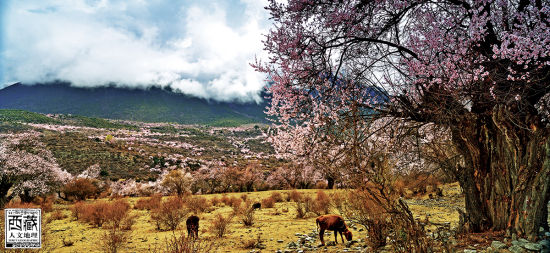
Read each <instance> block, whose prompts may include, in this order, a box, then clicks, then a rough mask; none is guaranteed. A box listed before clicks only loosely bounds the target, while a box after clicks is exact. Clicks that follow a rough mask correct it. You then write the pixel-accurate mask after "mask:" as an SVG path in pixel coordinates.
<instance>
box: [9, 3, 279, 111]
mask: <svg viewBox="0 0 550 253" xmlns="http://www.w3.org/2000/svg"><path fill="white" fill-rule="evenodd" d="M177 3H179V5H178V4H177ZM265 4H266V3H265V2H264V1H257V0H241V1H232V2H227V1H184V2H180V1H170V0H150V1H144V0H142V1H115V0H78V1H69V0H67V1H57V0H35V1H15V0H12V1H9V2H8V3H7V4H5V6H3V7H4V8H5V10H4V17H3V22H2V23H1V25H2V30H1V31H2V37H3V41H2V43H1V44H0V46H1V47H2V48H1V56H2V58H1V59H2V60H1V62H0V68H2V70H1V71H2V79H3V80H2V81H3V82H2V83H4V84H6V83H8V82H12V81H20V82H23V83H44V82H52V81H55V80H64V81H70V82H71V83H72V84H73V85H74V86H80V87H95V86H103V85H110V84H111V85H112V84H115V85H120V86H127V87H139V88H147V87H150V86H162V87H166V86H169V87H172V88H173V89H174V90H177V91H179V92H183V93H186V94H190V95H194V96H197V97H201V98H206V99H214V100H218V101H235V100H236V101H242V102H250V101H256V102H258V101H260V100H261V98H260V96H259V92H260V91H261V89H262V87H263V86H264V79H265V77H264V76H263V75H262V74H260V73H257V72H255V71H254V70H253V69H252V68H251V67H250V66H249V64H250V62H252V61H253V59H254V57H255V56H256V55H257V56H261V55H262V54H263V53H262V47H263V46H262V43H261V40H262V39H263V35H262V34H266V33H267V27H268V25H269V22H268V19H267V18H268V13H267V12H266V11H265V10H264V9H263V6H264V5H265ZM0 88H1V85H0Z"/></svg>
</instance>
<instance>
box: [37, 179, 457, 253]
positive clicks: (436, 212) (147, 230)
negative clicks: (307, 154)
mask: <svg viewBox="0 0 550 253" xmlns="http://www.w3.org/2000/svg"><path fill="white" fill-rule="evenodd" d="M317 191H318V190H314V189H312V190H300V192H302V193H305V194H310V195H311V196H314V195H315V194H316V192H317ZM324 191H325V192H326V193H328V194H330V193H333V192H335V191H344V190H324ZM273 192H274V191H263V192H249V193H228V194H227V195H228V197H231V196H236V197H240V196H241V195H242V194H246V195H248V198H249V199H252V200H257V201H259V200H261V199H264V198H267V197H268V196H270V195H271V194H272V193H273ZM277 192H280V193H282V195H283V196H285V194H286V192H288V191H277ZM203 196H205V197H206V198H209V199H211V198H213V197H218V198H219V197H221V196H222V194H212V195H203ZM137 199H138V198H129V199H128V200H129V202H130V203H131V204H132V205H133V204H134V203H135V202H136V201H137ZM407 202H408V203H409V204H410V208H411V210H412V211H413V213H414V215H415V216H416V217H418V218H420V219H425V217H426V216H428V218H429V220H430V221H432V222H436V223H445V222H449V223H450V225H451V226H456V225H457V223H458V214H457V212H456V211H455V208H456V207H459V206H462V205H463V203H462V198H461V197H460V189H459V187H458V185H457V184H450V185H446V186H445V187H444V197H442V198H439V199H428V198H426V197H421V198H419V199H410V200H407ZM69 207H70V205H69V204H56V205H54V209H59V210H62V212H63V213H64V214H66V215H67V218H64V219H61V220H53V221H51V222H50V223H48V224H47V225H46V230H47V233H46V235H45V238H44V251H46V252H102V250H101V247H100V244H101V236H102V234H103V233H105V231H106V230H105V229H101V228H94V227H93V226H91V225H88V224H85V223H81V222H78V221H76V220H75V219H74V218H73V217H71V212H70V210H69ZM232 210H233V209H232V208H231V207H228V206H224V205H221V206H218V207H216V208H213V210H212V211H211V212H205V213H202V214H199V217H200V219H201V221H200V229H199V236H200V237H201V238H202V239H206V241H208V242H214V243H215V244H216V245H217V246H218V247H219V248H218V250H217V251H218V252H250V251H251V249H245V248H244V245H245V243H246V242H248V241H251V240H258V236H259V238H260V239H261V240H262V241H263V244H265V249H263V250H262V252H275V251H276V250H277V249H284V248H286V246H287V245H288V243H290V242H292V241H296V240H297V236H296V234H297V233H300V234H309V233H312V232H313V231H315V230H316V225H315V218H316V215H315V214H310V215H309V216H308V217H307V218H306V219H298V218H296V210H295V203H294V202H286V201H283V202H279V203H276V204H275V206H274V207H273V208H262V209H260V210H258V211H256V216H255V217H256V221H255V224H254V225H253V226H252V227H245V226H244V225H243V224H242V222H241V221H240V219H239V218H238V217H236V218H234V219H233V222H232V224H231V225H230V226H229V229H228V233H227V234H226V235H225V236H224V237H223V238H221V239H219V238H215V236H214V234H213V233H212V232H211V231H210V229H209V226H210V223H211V221H212V219H213V217H214V216H215V215H216V214H218V213H221V214H224V215H227V214H229V213H231V212H232ZM52 213H53V212H50V213H47V214H46V215H45V216H46V219H47V218H48V217H49V216H50V215H51V214H52ZM131 214H138V215H139V218H138V220H137V223H136V224H135V225H134V226H133V227H132V232H131V236H130V239H129V241H128V242H127V243H126V244H125V245H124V247H123V249H122V251H121V252H150V250H151V248H155V247H164V243H165V240H166V239H168V238H170V237H171V236H172V233H173V232H159V231H157V230H156V229H155V225H154V224H153V223H151V222H150V221H149V219H150V218H149V214H148V211H146V210H137V209H131ZM428 229H429V228H428ZM351 230H352V232H353V233H354V239H362V240H364V238H365V237H366V232H365V231H364V230H363V229H361V226H360V225H356V226H352V228H351ZM184 231H185V225H184V224H181V225H180V227H179V229H178V230H177V231H176V232H175V234H176V235H179V234H180V233H182V232H184ZM185 233H186V231H185ZM63 240H65V241H72V242H74V244H73V245H72V246H68V247H67V246H63ZM281 240H282V241H281ZM325 240H326V241H333V240H334V236H333V234H332V232H331V233H330V235H328V236H325ZM339 240H340V238H339ZM316 244H317V245H318V242H317V243H316ZM344 248H345V246H344V245H343V244H342V243H341V242H340V241H339V244H338V245H336V246H329V247H327V251H329V252H330V251H337V250H342V249H344Z"/></svg>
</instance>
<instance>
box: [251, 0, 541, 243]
mask: <svg viewBox="0 0 550 253" xmlns="http://www.w3.org/2000/svg"><path fill="white" fill-rule="evenodd" d="M267 9H268V10H269V11H270V12H271V16H272V20H273V22H274V25H273V28H272V30H271V31H270V32H269V34H268V35H267V37H266V40H265V41H264V44H265V48H266V50H267V51H268V52H269V53H270V58H269V59H268V60H266V61H264V62H259V63H257V64H256V65H255V66H256V68H257V69H258V70H259V71H262V72H265V73H267V74H268V75H269V79H270V82H271V83H272V84H271V86H270V91H271V93H272V105H271V108H270V110H269V112H270V113H271V114H272V115H276V116H278V119H279V122H280V123H281V124H282V125H283V126H286V127H287V128H293V127H295V126H302V127H306V128H309V129H312V132H316V131H318V130H319V129H322V131H325V133H326V132H327V130H328V131H330V129H332V128H331V126H334V125H337V126H340V127H342V126H346V124H344V123H339V122H342V120H345V121H347V122H350V119H353V120H355V119H357V118H358V117H359V118H361V119H362V120H363V121H365V122H371V120H372V119H371V117H372V115H378V116H384V117H392V118H395V119H398V120H399V121H404V122H408V124H400V125H401V126H411V124H413V125H416V124H429V125H431V126H436V127H438V128H440V131H441V132H445V133H449V139H450V141H451V143H452V147H453V150H454V151H453V152H456V154H457V155H458V158H456V159H454V160H453V161H456V162H455V163H454V164H453V166H446V169H447V170H446V171H448V172H449V173H451V174H452V175H453V176H454V177H455V178H456V179H457V180H458V181H459V183H460V185H461V187H462V188H463V189H464V192H465V194H464V195H465V200H466V211H467V217H466V219H467V221H468V224H469V227H470V229H471V230H472V231H484V230H488V229H495V230H507V231H508V232H510V233H516V234H518V235H520V236H527V237H528V238H530V239H534V238H535V237H536V235H537V233H538V230H539V226H544V227H546V228H548V224H547V222H546V216H547V211H546V210H547V209H546V206H547V203H548V201H549V200H550V190H549V187H550V184H549V179H550V142H549V141H550V139H549V136H550V131H549V130H550V129H549V128H548V125H547V124H548V120H549V106H550V95H549V94H548V93H549V89H550V85H549V84H550V82H549V81H550V61H549V57H550V25H549V24H550V19H549V15H548V14H549V12H550V3H549V2H548V1H541V0H532V1H529V0H496V1H486V0H485V1H483V0H467V1H463V0H438V1H401V0H380V1H366V0H341V1H325V0H318V1H306V0H289V1H288V3H278V2H277V1H275V0H272V1H271V2H270V5H269V6H268V7H267ZM353 125H354V124H351V125H350V126H353ZM355 125H356V124H355ZM283 129H284V128H283ZM348 133H352V134H353V133H355V132H354V131H352V130H350V131H348ZM312 135H313V136H315V134H312ZM350 151H353V152H356V149H350ZM447 165H448V164H447Z"/></svg>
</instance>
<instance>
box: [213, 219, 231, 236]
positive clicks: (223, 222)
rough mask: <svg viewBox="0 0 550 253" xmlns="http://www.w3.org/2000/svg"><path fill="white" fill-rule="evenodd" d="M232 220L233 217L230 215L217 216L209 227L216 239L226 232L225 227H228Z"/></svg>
mask: <svg viewBox="0 0 550 253" xmlns="http://www.w3.org/2000/svg"><path fill="white" fill-rule="evenodd" d="M232 219H233V216H231V215H228V216H225V217H224V216H223V215H221V214H217V215H216V217H215V218H214V220H213V221H212V223H211V226H210V229H211V231H212V233H214V234H215V235H216V236H217V237H219V238H222V237H223V236H224V235H225V233H226V232H227V226H229V224H230V223H231V220H232Z"/></svg>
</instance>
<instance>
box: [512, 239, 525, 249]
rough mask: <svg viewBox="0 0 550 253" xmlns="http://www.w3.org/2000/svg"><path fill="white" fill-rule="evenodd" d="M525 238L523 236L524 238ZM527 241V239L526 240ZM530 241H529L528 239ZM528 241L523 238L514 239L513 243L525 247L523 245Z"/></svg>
mask: <svg viewBox="0 0 550 253" xmlns="http://www.w3.org/2000/svg"><path fill="white" fill-rule="evenodd" d="M522 239H523V238H522ZM525 241H527V240H525ZM527 242H529V241H527ZM525 243H526V242H524V241H522V240H521V239H520V240H519V241H518V240H513V241H512V245H514V246H520V247H523V245H525Z"/></svg>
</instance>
